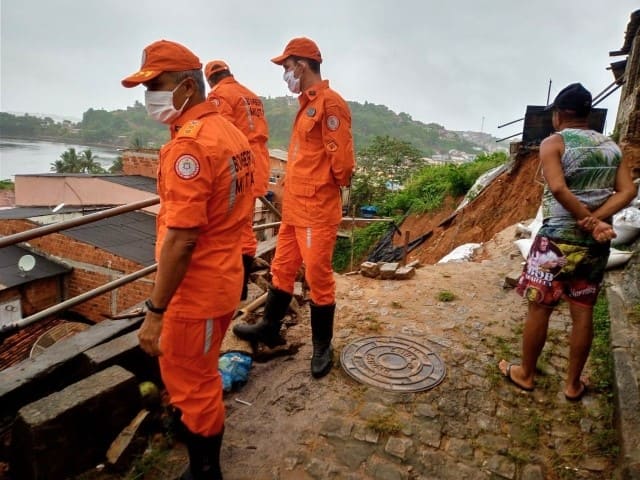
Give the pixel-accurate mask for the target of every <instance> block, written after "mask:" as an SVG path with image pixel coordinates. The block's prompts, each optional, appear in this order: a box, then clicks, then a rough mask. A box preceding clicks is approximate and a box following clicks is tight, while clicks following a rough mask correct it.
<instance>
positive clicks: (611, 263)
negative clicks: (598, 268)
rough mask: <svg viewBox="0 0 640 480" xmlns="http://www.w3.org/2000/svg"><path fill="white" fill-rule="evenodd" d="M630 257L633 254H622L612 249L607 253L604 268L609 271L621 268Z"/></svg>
mask: <svg viewBox="0 0 640 480" xmlns="http://www.w3.org/2000/svg"><path fill="white" fill-rule="evenodd" d="M632 256H633V252H623V251H622V250H618V249H617V248H612V249H611V251H610V252H609V259H608V260H607V266H606V267H605V268H606V269H607V270H609V269H611V268H616V267H621V266H623V265H624V264H625V263H627V262H628V261H629V260H630V259H631V257H632Z"/></svg>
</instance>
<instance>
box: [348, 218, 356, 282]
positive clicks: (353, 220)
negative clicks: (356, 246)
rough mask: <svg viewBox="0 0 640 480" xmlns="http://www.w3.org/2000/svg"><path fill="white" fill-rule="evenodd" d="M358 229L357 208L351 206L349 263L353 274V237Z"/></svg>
mask: <svg viewBox="0 0 640 480" xmlns="http://www.w3.org/2000/svg"><path fill="white" fill-rule="evenodd" d="M355 229H356V206H355V205H351V260H350V261H349V271H350V272H353V237H354V232H355Z"/></svg>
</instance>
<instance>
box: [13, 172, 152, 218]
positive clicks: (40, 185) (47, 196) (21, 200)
mask: <svg viewBox="0 0 640 480" xmlns="http://www.w3.org/2000/svg"><path fill="white" fill-rule="evenodd" d="M152 196H153V194H152V193H149V192H144V191H141V190H137V189H135V188H130V187H126V186H124V185H118V184H117V183H114V182H109V181H106V180H104V179H103V178H100V177H92V176H88V175H82V176H80V175H78V176H74V175H72V176H47V175H16V178H15V204H16V205H20V206H30V207H49V208H53V207H55V206H56V205H59V204H61V203H64V204H66V205H75V206H80V207H82V206H89V205H124V204H127V203H132V202H138V201H141V200H146V199H148V198H150V197H152ZM144 210H146V211H148V212H151V213H157V211H158V206H153V207H148V208H145V209H144Z"/></svg>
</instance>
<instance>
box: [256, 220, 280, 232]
mask: <svg viewBox="0 0 640 480" xmlns="http://www.w3.org/2000/svg"><path fill="white" fill-rule="evenodd" d="M281 223H282V222H272V223H263V224H262V225H254V226H253V231H254V232H259V231H261V230H267V229H269V228H275V227H279V226H280V224H281Z"/></svg>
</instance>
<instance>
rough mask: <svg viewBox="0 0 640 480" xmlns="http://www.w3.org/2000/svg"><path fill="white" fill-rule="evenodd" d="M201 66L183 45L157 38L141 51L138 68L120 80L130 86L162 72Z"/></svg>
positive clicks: (198, 60)
mask: <svg viewBox="0 0 640 480" xmlns="http://www.w3.org/2000/svg"><path fill="white" fill-rule="evenodd" d="M201 68H202V63H200V59H199V58H198V57H196V56H195V55H194V54H193V52H192V51H191V50H189V49H188V48H187V47H185V46H184V45H180V44H179V43H176V42H170V41H169V40H158V41H157V42H154V43H152V44H151V45H149V46H147V47H146V48H145V49H144V50H143V51H142V62H141V66H140V70H139V71H137V72H135V73H133V74H131V75H129V76H128V77H126V78H125V79H124V80H122V85H124V86H125V87H127V88H131V87H135V86H136V85H140V84H141V83H144V82H148V81H149V80H151V79H153V78H155V77H157V76H158V75H160V74H161V73H163V72H185V71H187V70H199V69H201Z"/></svg>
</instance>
